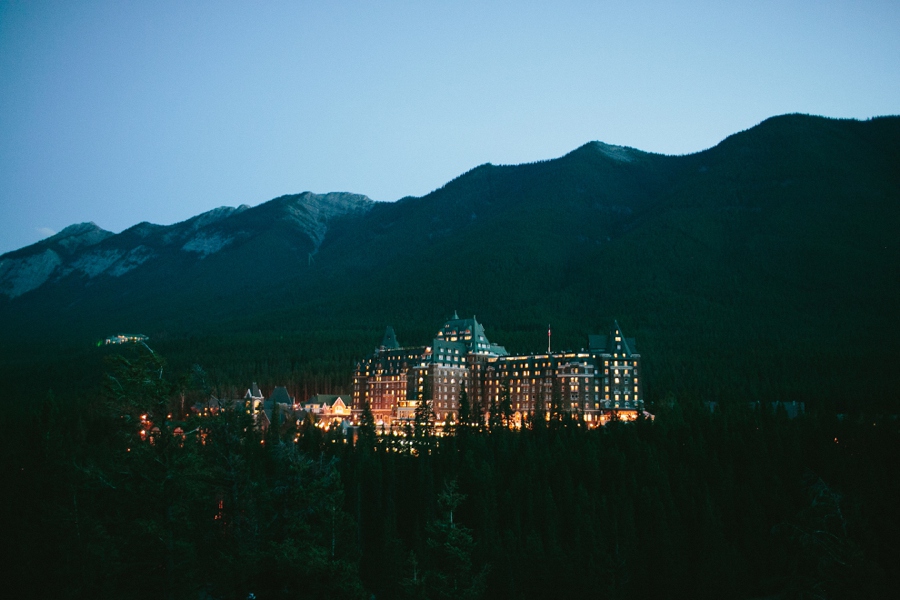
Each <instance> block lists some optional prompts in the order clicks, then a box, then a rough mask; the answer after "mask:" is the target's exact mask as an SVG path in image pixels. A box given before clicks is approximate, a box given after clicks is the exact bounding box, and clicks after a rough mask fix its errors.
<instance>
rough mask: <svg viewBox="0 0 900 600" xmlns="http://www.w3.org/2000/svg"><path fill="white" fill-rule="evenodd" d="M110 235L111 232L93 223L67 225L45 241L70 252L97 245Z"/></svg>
mask: <svg viewBox="0 0 900 600" xmlns="http://www.w3.org/2000/svg"><path fill="white" fill-rule="evenodd" d="M111 235H113V233H112V232H111V231H106V230H104V229H101V228H100V227H98V226H97V224H96V223H94V222H90V223H77V224H75V225H69V226H68V227H66V228H65V229H63V230H62V231H60V232H59V233H57V234H56V235H53V236H51V237H49V238H47V240H45V241H52V242H56V243H58V244H59V245H60V246H62V247H63V248H64V249H66V250H68V251H70V252H71V251H73V250H75V249H77V248H82V247H85V246H93V245H95V244H99V243H100V242H102V241H103V240H105V239H106V238H108V237H109V236H111Z"/></svg>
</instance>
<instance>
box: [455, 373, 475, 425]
mask: <svg viewBox="0 0 900 600" xmlns="http://www.w3.org/2000/svg"><path fill="white" fill-rule="evenodd" d="M471 413H472V409H471V407H470V406H469V393H468V392H467V391H466V382H465V381H461V382H460V383H459V419H458V422H459V426H460V428H461V429H462V428H465V427H468V426H469V425H470V424H471V420H472V414H471Z"/></svg>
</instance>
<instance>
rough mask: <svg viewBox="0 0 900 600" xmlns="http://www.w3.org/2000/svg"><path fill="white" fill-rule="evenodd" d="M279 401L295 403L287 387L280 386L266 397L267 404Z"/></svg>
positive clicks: (280, 402) (281, 402) (279, 402)
mask: <svg viewBox="0 0 900 600" xmlns="http://www.w3.org/2000/svg"><path fill="white" fill-rule="evenodd" d="M274 402H277V403H278V404H288V405H293V404H294V399H293V398H291V397H290V395H289V394H288V391H287V388H285V387H284V386H280V387H277V388H275V390H274V391H273V392H272V395H271V396H269V397H268V398H267V399H266V404H267V405H268V404H269V403H274Z"/></svg>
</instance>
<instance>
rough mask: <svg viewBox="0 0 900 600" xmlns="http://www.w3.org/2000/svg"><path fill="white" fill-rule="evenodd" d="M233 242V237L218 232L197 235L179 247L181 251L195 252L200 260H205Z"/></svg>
mask: <svg viewBox="0 0 900 600" xmlns="http://www.w3.org/2000/svg"><path fill="white" fill-rule="evenodd" d="M233 241H234V238H233V237H229V236H227V235H224V234H222V233H219V232H214V233H205V232H202V233H198V234H197V235H195V236H194V237H192V238H191V239H190V240H188V242H187V243H186V244H185V245H184V246H182V247H181V249H182V250H186V251H188V252H196V253H197V254H199V255H200V256H201V258H206V257H207V256H209V255H210V254H214V253H216V252H218V251H219V250H221V249H222V248H224V247H225V246H227V245H228V244H230V243H231V242H233Z"/></svg>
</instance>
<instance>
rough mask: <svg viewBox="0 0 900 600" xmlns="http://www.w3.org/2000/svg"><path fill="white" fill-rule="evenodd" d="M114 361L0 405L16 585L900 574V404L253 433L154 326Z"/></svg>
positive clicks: (293, 592)
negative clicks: (54, 388) (85, 393)
mask: <svg viewBox="0 0 900 600" xmlns="http://www.w3.org/2000/svg"><path fill="white" fill-rule="evenodd" d="M106 367H107V371H106V373H105V375H104V377H103V382H102V386H101V387H100V388H98V391H97V393H96V394H95V395H92V396H91V397H90V398H85V399H84V404H83V405H76V404H73V403H69V402H64V401H60V400H59V399H58V398H56V397H54V396H53V395H50V396H48V397H44V398H32V399H29V402H28V408H27V410H20V411H18V412H15V411H12V412H5V413H4V415H3V418H4V420H5V421H6V422H4V423H3V430H4V431H6V432H8V433H7V434H6V435H5V436H4V437H3V439H2V443H3V444H4V449H3V453H4V457H5V458H6V460H4V465H5V468H6V472H5V473H4V474H3V481H4V482H5V485H4V486H3V488H2V495H3V503H4V506H3V514H4V515H7V516H8V517H9V518H8V519H7V522H6V524H5V525H4V531H5V538H6V540H7V547H8V548H12V549H14V553H15V557H14V558H13V561H12V562H7V565H8V567H9V571H8V574H7V577H6V579H7V589H26V590H30V592H29V595H31V596H34V597H72V598H79V597H92V598H95V597H133V598H143V597H146V598H241V599H243V598H248V597H256V598H293V597H322V598H325V597H328V598H345V597H346V598H368V597H372V596H374V597H376V598H507V597H509V598H546V597H567V598H568V597H591V598H647V597H660V598H879V597H890V596H891V595H892V590H893V589H894V582H895V581H896V579H897V576H898V566H900V565H898V560H897V557H898V556H900V553H898V549H900V545H898V544H900V519H898V516H900V515H898V509H897V504H896V499H897V498H898V497H900V481H898V478H897V475H896V472H897V470H896V465H897V464H898V460H900V444H898V441H900V427H898V422H897V420H896V418H865V419H864V418H863V417H861V416H857V417H855V418H843V419H839V418H837V417H836V415H835V414H827V413H816V412H811V413H807V414H805V415H802V416H800V417H798V418H795V419H788V418H787V415H786V413H785V412H784V410H783V409H780V410H774V411H771V410H768V409H767V408H765V407H760V406H756V407H752V406H748V405H740V406H738V405H730V406H729V405H725V406H722V407H721V409H717V410H715V411H710V410H709V408H708V407H707V406H705V405H700V404H699V403H697V402H694V401H691V400H690V399H679V398H676V397H673V396H671V395H670V396H669V397H667V398H665V399H664V400H661V401H660V402H658V403H657V405H656V407H655V411H656V418H655V419H654V420H648V419H642V420H639V421H637V422H634V423H617V422H612V423H610V424H609V425H607V426H606V427H604V428H601V429H596V430H588V429H586V428H584V427H583V426H582V424H581V423H579V422H578V421H577V419H572V418H570V417H568V416H566V415H564V414H552V415H549V416H548V419H541V418H539V419H535V420H534V421H533V422H532V423H530V424H529V426H528V427H527V428H525V429H523V430H521V431H512V430H510V429H508V428H506V427H504V424H503V423H502V422H501V421H500V420H499V419H498V420H495V421H493V422H492V423H491V424H490V426H487V425H483V424H482V425H477V424H475V423H474V422H470V423H465V422H463V423H460V424H459V426H458V427H457V429H456V431H455V435H453V436H445V437H437V436H436V435H435V432H434V429H433V426H432V424H431V423H430V421H429V419H428V414H427V411H421V414H417V423H416V426H415V428H414V431H412V432H411V434H412V435H410V436H409V437H408V438H399V437H390V436H387V437H383V436H378V435H376V430H375V426H374V421H372V420H371V419H367V418H366V414H364V417H363V423H362V425H361V427H360V428H359V430H358V433H357V434H356V436H355V439H354V438H353V437H351V438H350V439H349V440H347V438H346V437H345V436H344V435H343V434H342V432H341V431H340V430H339V429H332V430H330V431H326V430H325V429H324V428H322V427H318V426H316V424H315V423H314V422H313V420H312V419H310V420H308V421H306V422H302V423H300V424H299V425H298V424H296V423H291V422H286V423H284V424H283V425H282V426H281V427H280V428H277V427H274V426H273V427H270V428H269V429H268V430H267V431H266V432H265V433H261V432H260V431H259V430H258V429H257V428H255V427H254V426H253V415H251V414H249V412H248V411H246V410H244V407H243V406H242V405H241V404H238V405H236V406H235V407H234V408H232V409H228V410H222V411H221V412H219V413H218V414H217V415H215V416H211V417H198V416H191V413H190V411H189V410H186V408H185V407H186V406H189V405H190V404H191V403H193V402H194V401H195V399H196V398H198V397H202V395H203V394H205V393H207V392H208V387H207V386H208V382H206V381H205V380H204V373H203V370H202V369H200V368H199V367H196V368H194V369H192V370H190V371H187V372H184V373H178V372H173V370H171V369H170V368H169V367H168V365H166V363H165V360H164V359H163V358H162V357H160V356H159V355H157V354H155V353H153V352H151V351H149V350H145V349H144V348H142V347H135V348H132V349H129V350H128V351H127V352H126V353H124V354H123V355H111V356H110V357H109V359H108V361H107V363H106ZM150 422H152V423H153V425H154V427H156V428H158V430H155V431H153V432H152V433H151V432H148V431H146V429H145V428H146V424H147V423H150ZM176 428H180V429H179V431H176ZM142 429H144V431H143V432H142ZM142 433H143V435H142Z"/></svg>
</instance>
